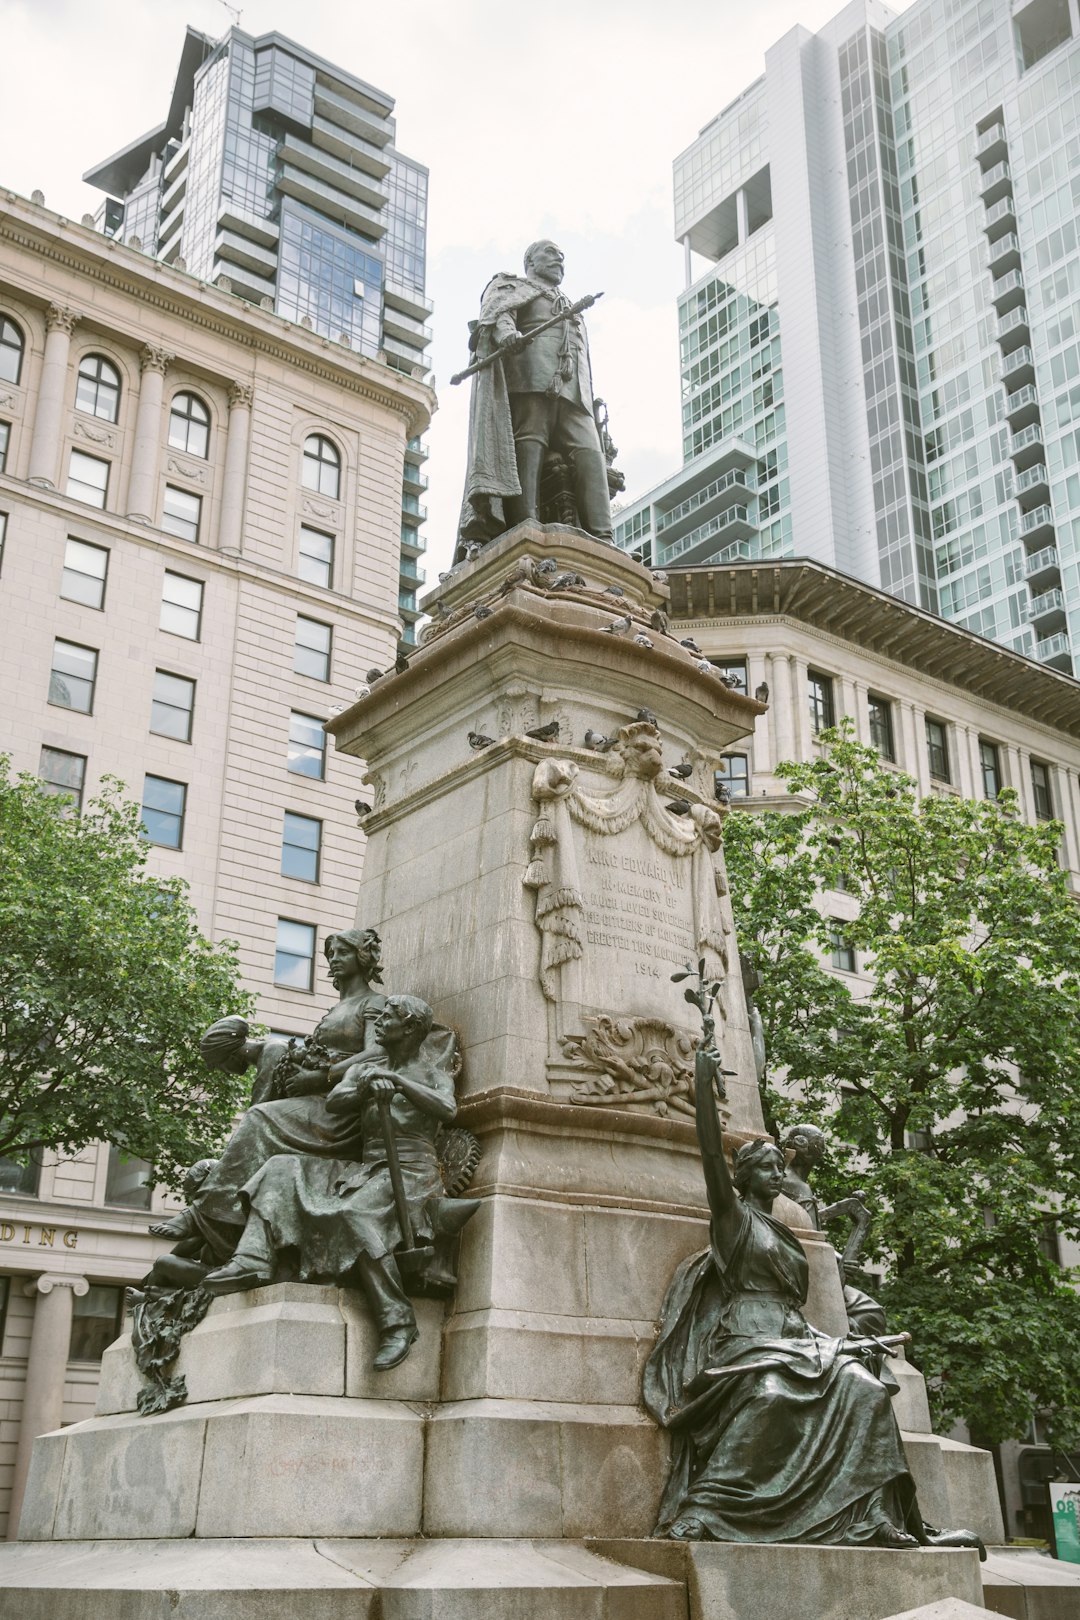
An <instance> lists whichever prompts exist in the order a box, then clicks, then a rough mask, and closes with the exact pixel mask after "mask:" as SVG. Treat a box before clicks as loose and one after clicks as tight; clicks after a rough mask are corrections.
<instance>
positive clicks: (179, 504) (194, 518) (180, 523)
mask: <svg viewBox="0 0 1080 1620" xmlns="http://www.w3.org/2000/svg"><path fill="white" fill-rule="evenodd" d="M201 516H202V496H201V495H192V493H191V491H190V490H187V489H177V488H176V487H175V485H173V484H166V485H165V500H164V502H163V503H162V510H161V527H162V528H163V529H164V530H165V533H166V534H175V535H176V537H177V539H178V540H192V541H195V542H197V541H198V538H199V520H200V518H201Z"/></svg>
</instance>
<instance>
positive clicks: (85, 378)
mask: <svg viewBox="0 0 1080 1620" xmlns="http://www.w3.org/2000/svg"><path fill="white" fill-rule="evenodd" d="M75 409H76V410H78V411H85V412H86V413H87V415H88V416H100V417H101V419H102V420H103V421H105V422H115V421H116V418H117V417H118V416H119V414H120V373H119V372H118V371H117V369H116V367H115V366H114V365H113V364H112V363H111V362H110V361H108V360H106V359H105V357H104V356H103V355H100V354H88V355H84V357H83V359H82V360H81V361H80V363H79V379H78V382H77V384H76V387H75Z"/></svg>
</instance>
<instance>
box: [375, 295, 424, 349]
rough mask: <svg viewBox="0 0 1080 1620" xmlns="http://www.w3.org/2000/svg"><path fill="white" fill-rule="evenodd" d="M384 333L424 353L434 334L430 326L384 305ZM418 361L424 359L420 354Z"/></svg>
mask: <svg viewBox="0 0 1080 1620" xmlns="http://www.w3.org/2000/svg"><path fill="white" fill-rule="evenodd" d="M383 331H384V332H386V333H387V334H388V335H389V336H390V337H392V338H396V339H397V340H398V342H400V343H405V344H408V345H409V346H410V347H411V348H413V349H416V350H419V351H422V350H424V349H426V348H427V346H428V344H429V343H430V342H431V338H432V332H431V327H430V326H425V325H424V323H423V321H418V320H414V319H413V317H412V316H411V315H404V314H402V312H401V310H399V309H392V308H391V306H390V305H389V304H386V303H384V305H383ZM415 358H416V359H417V361H420V360H422V359H423V358H424V356H423V353H422V352H419V353H417V355H416V356H415Z"/></svg>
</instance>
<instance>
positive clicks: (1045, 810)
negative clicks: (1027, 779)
mask: <svg viewBox="0 0 1080 1620" xmlns="http://www.w3.org/2000/svg"><path fill="white" fill-rule="evenodd" d="M1031 791H1032V793H1033V795H1034V798H1035V816H1036V819H1037V820H1039V821H1053V819H1054V796H1053V794H1052V793H1051V791H1050V767H1049V765H1044V764H1042V762H1041V761H1040V760H1037V759H1033V760H1032V762H1031Z"/></svg>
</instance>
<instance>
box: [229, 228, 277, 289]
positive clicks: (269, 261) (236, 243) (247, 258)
mask: <svg viewBox="0 0 1080 1620" xmlns="http://www.w3.org/2000/svg"><path fill="white" fill-rule="evenodd" d="M214 254H215V256H216V257H217V258H219V259H227V260H228V262H229V264H230V265H239V266H240V268H241V269H242V270H253V271H254V272H255V274H256V275H257V276H261V277H263V278H264V279H265V280H266V282H267V284H268V285H269V287H270V290H271V292H272V291H273V283H274V278H275V276H276V275H277V264H278V256H277V254H276V253H273V252H271V250H270V249H269V248H265V247H262V246H260V244H259V243H258V242H252V241H251V240H250V238H249V237H246V236H241V235H240V234H239V232H237V231H223V230H219V231H218V233H217V240H216V241H215V243H214ZM225 274H226V275H231V274H232V271H231V270H226V272H225ZM260 296H261V294H260Z"/></svg>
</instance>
